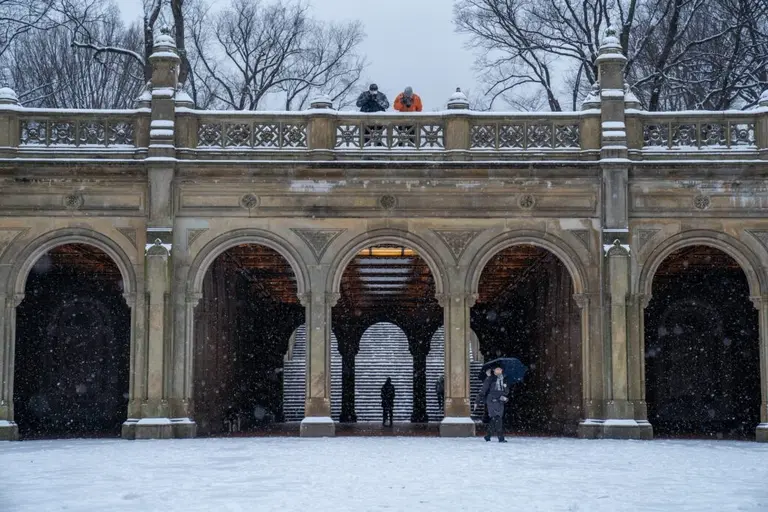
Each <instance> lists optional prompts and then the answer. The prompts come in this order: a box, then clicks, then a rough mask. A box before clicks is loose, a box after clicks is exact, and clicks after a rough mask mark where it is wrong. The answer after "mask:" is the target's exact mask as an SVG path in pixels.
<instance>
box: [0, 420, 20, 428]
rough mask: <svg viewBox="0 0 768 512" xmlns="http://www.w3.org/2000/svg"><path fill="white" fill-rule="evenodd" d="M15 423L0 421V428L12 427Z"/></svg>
mask: <svg viewBox="0 0 768 512" xmlns="http://www.w3.org/2000/svg"><path fill="white" fill-rule="evenodd" d="M14 425H16V423H14V422H12V421H8V420H0V427H13V426H14Z"/></svg>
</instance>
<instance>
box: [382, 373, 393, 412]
mask: <svg viewBox="0 0 768 512" xmlns="http://www.w3.org/2000/svg"><path fill="white" fill-rule="evenodd" d="M381 406H382V407H383V408H384V409H391V408H393V407H394V406H395V386H393V385H392V381H391V380H389V379H388V380H387V382H386V383H385V384H384V385H383V386H381Z"/></svg>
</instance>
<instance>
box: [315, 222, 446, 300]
mask: <svg viewBox="0 0 768 512" xmlns="http://www.w3.org/2000/svg"><path fill="white" fill-rule="evenodd" d="M376 244H398V245H403V246H406V247H408V248H409V249H414V250H415V251H416V252H417V253H418V255H419V257H421V258H423V259H424V261H426V262H427V265H428V266H429V270H430V272H432V275H433V276H434V279H435V293H436V294H437V296H438V297H439V296H440V295H442V294H443V293H445V290H446V289H447V287H446V283H445V280H446V279H447V273H446V271H445V265H444V264H443V259H442V258H441V257H440V254H439V253H438V251H437V250H435V248H434V247H432V246H431V245H430V244H429V243H428V242H427V241H426V240H424V239H423V238H421V237H419V236H418V235H415V234H413V233H411V232H409V231H403V230H399V229H379V230H376V231H369V232H366V233H362V234H360V235H358V236H357V237H355V238H353V239H352V240H350V241H349V242H347V244H346V245H344V247H342V248H341V249H340V250H339V251H338V252H337V253H336V256H335V257H334V258H333V261H332V262H331V271H330V272H329V274H328V282H327V283H326V290H329V291H330V292H332V293H340V290H341V278H342V275H343V274H344V270H346V268H347V265H349V263H350V262H351V261H352V260H353V259H354V258H355V256H357V254H358V253H359V252H360V251H362V250H363V249H365V248H366V247H370V246H372V245H376Z"/></svg>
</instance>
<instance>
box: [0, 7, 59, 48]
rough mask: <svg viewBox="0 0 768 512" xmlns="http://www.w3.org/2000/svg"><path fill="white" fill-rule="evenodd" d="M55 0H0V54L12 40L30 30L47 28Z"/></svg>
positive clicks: (50, 26) (54, 23) (51, 23)
mask: <svg viewBox="0 0 768 512" xmlns="http://www.w3.org/2000/svg"><path fill="white" fill-rule="evenodd" d="M54 2H55V0H0V56H2V55H3V54H4V53H5V52H6V51H7V50H8V48H10V46H11V45H12V44H13V43H14V41H15V40H16V39H17V38H19V37H21V36H23V35H25V34H29V33H30V32H34V31H37V30H40V29H49V28H52V27H54V26H56V22H55V21H54V20H53V19H52V18H51V17H50V16H49V14H50V12H51V10H52V9H53V6H54Z"/></svg>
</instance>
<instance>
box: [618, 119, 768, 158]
mask: <svg viewBox="0 0 768 512" xmlns="http://www.w3.org/2000/svg"><path fill="white" fill-rule="evenodd" d="M758 114H759V112H756V111H722V112H707V111H701V112H698V111H697V112H640V111H630V112H628V113H627V117H628V119H629V118H634V119H635V120H636V122H635V123H634V127H635V133H632V134H630V135H629V138H630V147H631V148H634V149H641V150H642V151H643V152H659V151H662V152H663V151H668V150H673V151H676V152H687V151H693V152H700V151H711V152H718V151H725V152H730V151H734V150H739V151H743V150H757V148H758V137H757V130H756V127H757V126H758Z"/></svg>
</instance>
